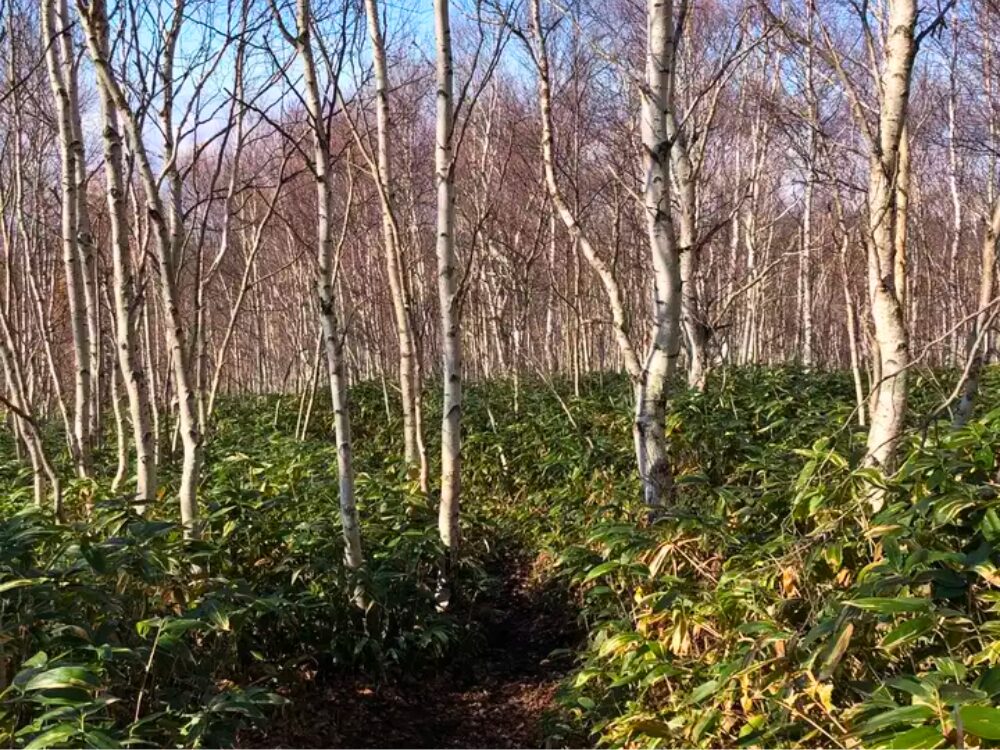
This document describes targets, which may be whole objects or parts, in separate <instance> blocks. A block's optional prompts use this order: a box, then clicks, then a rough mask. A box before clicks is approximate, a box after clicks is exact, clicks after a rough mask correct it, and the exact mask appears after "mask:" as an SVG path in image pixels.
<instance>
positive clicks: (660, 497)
mask: <svg viewBox="0 0 1000 750" xmlns="http://www.w3.org/2000/svg"><path fill="white" fill-rule="evenodd" d="M646 10H647V24H648V26H647V28H648V32H649V36H648V39H647V54H646V86H645V88H644V89H643V91H642V116H641V133H642V145H643V152H642V167H643V170H644V172H645V175H646V179H645V191H644V194H643V198H644V207H645V213H646V229H647V233H648V235H649V245H650V251H651V253H652V259H653V290H654V295H655V299H654V305H653V332H652V345H651V347H650V350H649V353H648V355H647V356H646V363H645V366H644V368H643V378H642V379H641V381H640V384H639V388H638V390H637V394H636V395H637V398H636V400H637V404H636V427H637V430H638V432H639V435H640V441H641V444H642V445H641V454H640V457H641V459H642V460H641V461H640V465H642V464H643V463H644V464H645V472H644V474H643V489H644V494H645V499H646V503H647V504H648V505H651V506H658V505H663V504H665V503H666V501H667V500H668V499H669V498H670V496H671V494H672V492H673V475H672V472H671V468H670V463H669V459H668V457H667V445H666V435H665V432H664V430H665V423H666V410H667V388H668V385H669V382H670V378H671V376H672V375H673V373H674V369H675V367H676V364H677V358H678V357H679V356H680V321H681V314H682V281H681V266H680V255H679V253H678V249H677V239H676V236H675V230H674V225H673V220H672V217H671V206H670V162H671V142H672V141H673V144H674V148H678V146H677V143H678V141H679V140H680V133H679V129H678V128H676V127H674V128H668V125H667V120H668V118H669V119H671V120H672V118H673V117H674V113H673V65H674V38H673V31H674V28H673V24H674V18H673V2H672V0H648V1H647V4H646ZM670 129H672V130H673V131H674V137H673V138H671V137H670V133H669V130H670ZM680 162H681V163H682V164H683V163H685V162H686V163H688V164H690V162H688V161H687V155H686V153H684V154H682V156H681V157H680ZM679 177H680V180H679V183H680V184H681V186H682V191H683V192H682V194H683V195H687V196H688V200H686V201H682V208H681V213H682V215H683V214H684V213H685V211H690V210H691V209H692V208H693V197H694V186H693V180H692V179H691V175H690V172H687V173H686V174H685V173H682V174H680V175H679ZM685 224H686V225H687V227H688V228H687V234H685V235H684V237H685V239H686V240H687V241H688V242H690V243H691V244H690V245H687V246H685V247H684V249H685V251H686V252H687V254H688V255H689V256H690V255H692V254H693V253H694V252H695V247H694V240H695V238H694V236H693V235H694V228H693V224H694V215H693V213H692V214H690V215H689V216H688V217H687V219H686V220H685ZM683 243H684V240H683V239H682V245H683ZM688 281H689V283H690V285H691V288H692V295H693V289H694V278H693V276H692V277H690V278H689V279H688ZM688 313H689V316H690V317H689V324H690V325H691V326H697V325H698V321H697V318H696V316H697V311H696V310H689V311H688ZM695 339H700V334H695V335H694V336H693V337H692V338H691V343H692V347H691V348H692V354H693V353H694V351H695V347H694V345H693V343H694V341H695ZM703 353H704V350H703V348H702V350H701V355H699V356H702V359H703ZM693 362H694V356H693V357H692V363H693ZM699 367H701V370H702V373H703V371H704V362H703V361H702V362H701V363H700V364H699ZM693 374H694V373H693V371H692V375H693ZM702 380H703V374H699V379H698V381H697V382H696V385H697V386H701V385H703V382H702Z"/></svg>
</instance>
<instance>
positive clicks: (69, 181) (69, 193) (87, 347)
mask: <svg viewBox="0 0 1000 750" xmlns="http://www.w3.org/2000/svg"><path fill="white" fill-rule="evenodd" d="M58 1H59V2H60V4H61V3H62V2H63V0H58ZM41 20H42V35H43V38H44V39H45V41H46V47H45V62H46V67H47V69H48V73H49V83H50V85H51V88H52V95H53V98H54V99H55V104H56V122H57V125H58V131H59V154H60V167H61V178H62V251H63V268H64V270H65V274H66V296H67V298H68V302H69V317H70V328H71V331H72V333H73V356H74V361H75V363H76V367H75V381H74V382H75V389H74V390H75V398H74V405H73V441H72V446H73V458H74V462H75V464H76V469H77V473H78V474H79V475H80V476H86V475H87V474H88V472H89V470H90V427H91V418H90V409H91V406H92V400H91V399H92V396H91V388H92V381H91V375H92V372H91V365H92V360H91V342H90V336H89V329H88V323H87V318H88V316H87V309H88V308H87V303H86V301H85V299H84V290H83V288H84V277H85V275H86V269H85V268H84V267H83V266H84V264H83V260H82V255H81V252H80V242H79V239H80V236H79V230H80V221H79V216H80V197H79V190H80V186H79V183H78V177H79V173H78V171H77V158H78V155H79V153H80V152H81V151H82V147H80V148H77V145H76V139H75V137H74V129H73V117H74V115H73V111H72V108H73V100H72V97H71V96H70V89H69V83H68V82H67V80H66V69H67V67H68V66H69V65H72V63H71V62H70V63H69V64H67V62H66V61H65V60H63V59H62V56H63V54H64V53H65V52H66V51H67V50H68V48H69V45H68V44H67V43H64V41H63V39H64V38H65V37H66V36H67V35H69V34H70V33H71V31H70V28H69V27H68V26H67V25H66V24H65V23H64V20H65V15H64V14H63V13H57V9H56V0H43V2H42V9H41Z"/></svg>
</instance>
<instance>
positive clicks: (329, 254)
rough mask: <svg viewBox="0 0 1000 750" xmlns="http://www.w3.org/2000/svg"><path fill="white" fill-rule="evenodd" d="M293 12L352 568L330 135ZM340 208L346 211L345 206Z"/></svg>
mask: <svg viewBox="0 0 1000 750" xmlns="http://www.w3.org/2000/svg"><path fill="white" fill-rule="evenodd" d="M272 9H273V10H274V13H275V16H276V17H277V14H278V11H277V9H276V8H275V7H274V5H273V4H272ZM297 11H298V12H297V19H296V21H297V32H298V35H297V36H296V37H294V38H290V39H289V41H290V42H291V43H293V44H294V45H295V47H296V50H297V52H298V55H299V57H300V58H301V60H302V74H303V79H304V82H305V100H306V109H307V111H308V114H309V124H310V127H311V130H312V136H313V155H312V161H313V164H312V168H313V171H314V176H315V178H316V198H317V208H318V213H317V226H316V232H317V251H318V252H317V271H318V274H317V279H316V292H317V297H318V302H319V311H320V326H321V328H322V331H323V341H324V347H325V349H326V360H327V369H328V371H329V378H330V396H331V399H332V403H333V429H334V435H335V439H336V441H337V471H338V477H339V484H340V522H341V526H342V527H343V534H344V560H345V562H346V564H347V566H348V567H349V568H352V569H357V568H360V567H361V566H362V564H363V563H364V558H363V556H362V551H361V524H360V521H359V519H358V509H357V505H356V503H355V497H354V461H353V456H352V451H353V448H352V444H351V419H350V412H349V404H348V399H347V382H346V377H345V374H344V346H343V344H344V339H343V334H342V333H341V331H340V326H339V324H338V322H337V314H336V309H337V308H336V297H335V295H334V284H335V282H336V278H335V276H334V272H335V263H334V257H333V256H334V253H333V249H334V248H333V246H334V242H333V234H332V230H331V221H332V214H333V189H332V184H331V183H332V180H333V177H332V174H331V172H330V137H329V133H328V131H327V118H326V114H325V112H324V111H323V110H324V108H323V101H322V98H321V97H320V89H319V81H318V79H317V72H316V63H315V60H314V58H313V50H312V41H311V36H312V9H311V3H310V0H297ZM346 210H349V207H348V209H346Z"/></svg>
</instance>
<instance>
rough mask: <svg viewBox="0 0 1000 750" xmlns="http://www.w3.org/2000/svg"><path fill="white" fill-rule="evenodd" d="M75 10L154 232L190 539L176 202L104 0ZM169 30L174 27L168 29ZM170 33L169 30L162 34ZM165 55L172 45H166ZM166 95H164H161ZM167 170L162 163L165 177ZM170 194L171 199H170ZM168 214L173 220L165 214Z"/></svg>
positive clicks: (195, 474) (195, 459)
mask: <svg viewBox="0 0 1000 750" xmlns="http://www.w3.org/2000/svg"><path fill="white" fill-rule="evenodd" d="M77 9H78V11H79V17H80V21H81V25H82V26H83V29H84V32H85V36H86V40H87V50H88V52H89V55H90V59H91V62H92V63H93V65H94V70H95V73H96V79H97V85H98V86H99V87H102V88H104V89H105V90H106V96H107V97H108V99H109V101H110V102H113V103H114V105H115V108H116V110H117V112H118V116H119V118H120V121H121V122H122V124H123V125H124V129H125V133H126V136H127V139H128V144H129V149H130V151H131V152H132V155H133V158H134V159H135V164H136V170H137V172H138V177H139V182H140V183H141V186H142V191H143V198H144V200H145V215H146V217H147V219H148V221H149V223H150V226H151V229H152V233H153V235H154V242H153V246H154V248H155V253H156V260H157V263H158V266H159V268H158V271H159V288H160V296H161V301H162V307H163V314H164V334H165V338H166V343H167V348H168V350H169V352H170V363H171V371H172V375H173V385H174V389H175V391H176V395H177V411H178V424H179V431H180V439H181V444H182V446H183V460H182V465H181V486H180V493H179V498H178V501H179V504H180V511H181V523H182V524H183V526H184V533H185V535H186V536H188V537H191V538H198V537H199V536H200V534H201V530H200V527H199V523H198V499H197V491H198V479H199V475H200V471H201V459H202V435H201V432H200V429H199V425H198V418H197V398H196V393H195V389H194V381H193V378H192V372H191V368H190V351H189V349H188V346H187V342H186V336H185V332H184V321H183V319H182V317H181V308H180V298H179V295H178V289H177V269H176V265H175V259H176V257H177V254H176V252H175V251H176V249H177V247H178V240H177V236H178V233H179V232H180V228H179V226H178V223H177V222H179V221H180V220H181V216H180V215H179V212H178V210H177V207H176V206H173V207H172V208H171V209H170V212H169V214H168V213H167V209H166V208H165V206H164V203H163V200H162V198H161V196H160V191H159V186H160V181H159V180H158V179H157V177H156V175H155V174H154V172H153V167H152V162H151V160H150V157H149V153H148V151H147V148H146V143H145V141H144V139H143V133H142V128H141V126H140V124H139V120H138V117H137V115H136V113H135V111H134V110H133V108H132V105H130V103H129V101H128V98H127V97H126V95H125V92H124V90H123V88H122V84H121V81H120V80H119V79H118V77H117V76H116V74H115V72H114V70H113V68H112V66H111V62H110V60H109V58H108V57H107V52H106V50H105V48H104V45H102V40H103V39H106V38H107V28H108V15H107V6H106V2H105V0H91V2H89V3H88V2H86V0H77ZM173 12H174V14H175V19H174V22H175V23H177V24H179V23H180V21H179V20H178V19H179V18H182V17H183V13H184V2H183V0H176V2H175V4H174V7H173ZM170 28H171V29H173V28H174V26H171V27H170ZM169 33H173V32H168V34H169ZM167 51H168V53H169V54H170V55H172V54H173V52H174V45H173V44H168V45H167ZM171 68H172V61H170V62H165V63H164V67H163V68H161V80H163V81H169V82H170V86H172V85H173V81H172V78H171V76H170V75H169V70H170V69H171ZM166 95H167V96H170V94H166ZM171 174H172V170H171V168H169V167H168V169H167V175H171ZM173 199H174V198H172V200H173ZM169 217H173V218H169Z"/></svg>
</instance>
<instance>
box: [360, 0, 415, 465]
mask: <svg viewBox="0 0 1000 750" xmlns="http://www.w3.org/2000/svg"><path fill="white" fill-rule="evenodd" d="M365 13H366V15H367V17H368V36H369V39H370V41H371V45H372V60H373V62H374V68H375V119H376V130H377V134H376V136H377V146H376V152H377V180H376V181H377V183H378V189H379V199H380V201H381V205H382V238H383V242H384V244H385V258H386V273H387V275H388V277H389V290H390V292H391V295H392V309H393V314H394V316H395V321H396V337H397V339H398V341H399V390H400V397H401V400H402V404H403V445H404V456H405V460H406V463H407V464H408V465H409V466H410V467H411V468H415V469H418V470H419V469H420V464H421V462H422V461H424V460H426V458H425V457H424V456H422V455H421V443H422V441H421V440H420V439H419V437H418V435H417V427H418V424H419V423H420V417H419V415H418V414H417V410H418V408H419V399H418V398H417V393H416V389H417V388H418V387H419V383H418V382H417V375H416V367H417V364H416V345H415V342H414V336H413V320H412V311H411V309H410V304H409V290H408V289H407V283H406V274H405V272H404V269H403V266H402V248H401V247H400V241H399V227H398V225H397V221H396V214H395V211H396V206H395V197H394V196H395V185H394V183H393V175H392V160H391V158H390V153H389V138H390V137H391V134H390V132H389V127H390V124H389V70H388V65H387V63H386V56H385V41H384V39H383V36H382V28H381V24H380V22H379V16H378V5H377V3H376V0H365Z"/></svg>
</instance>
